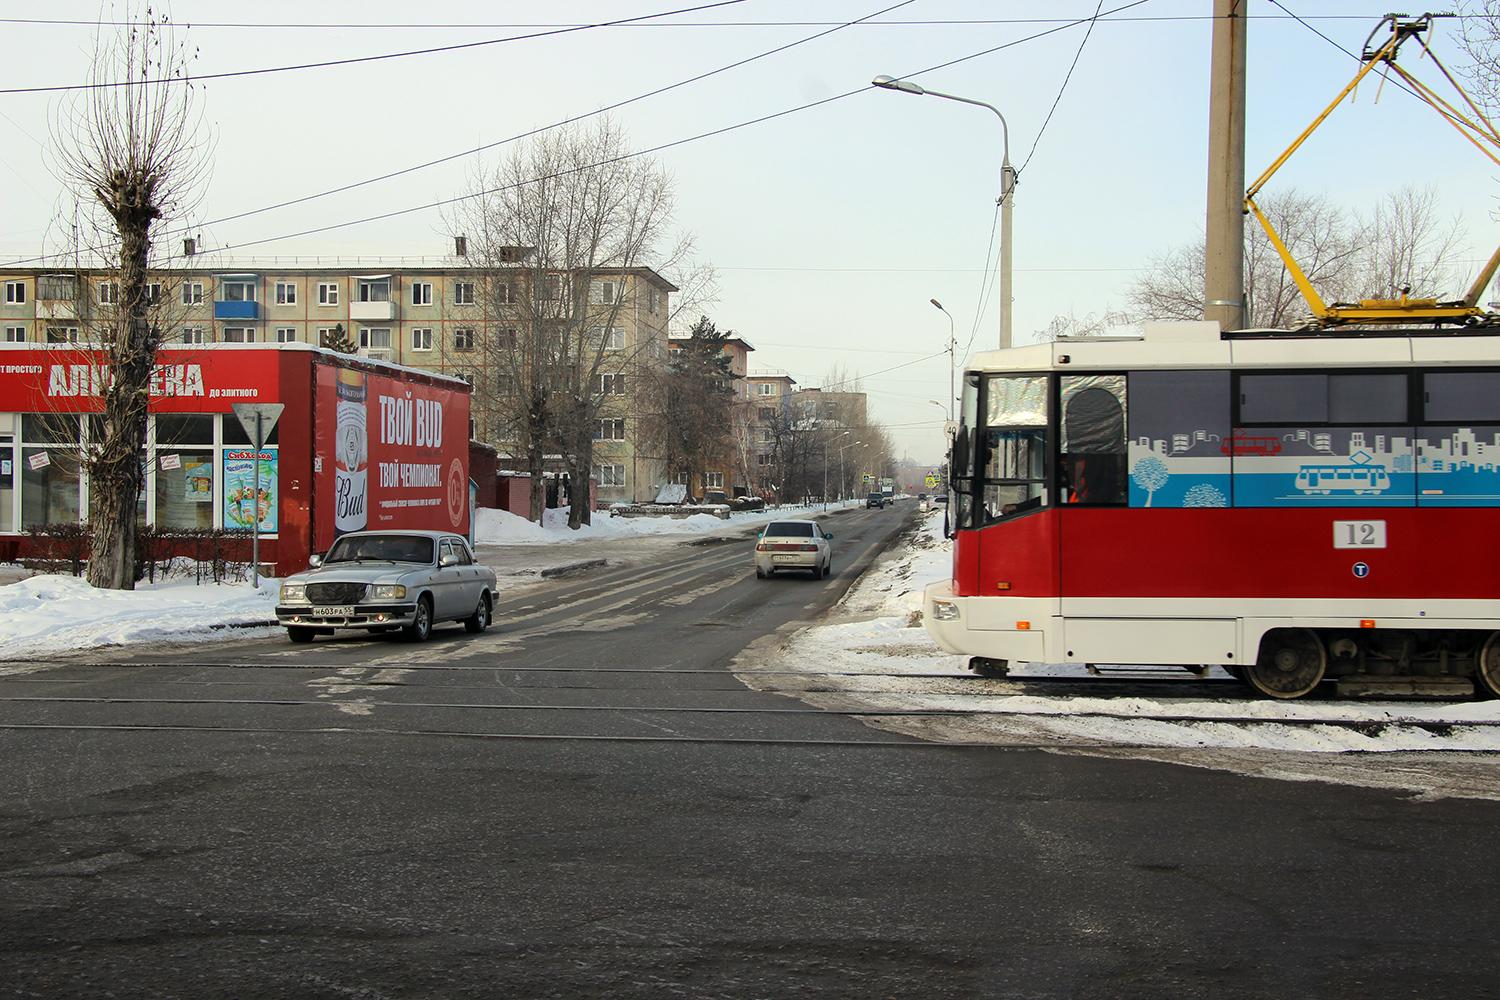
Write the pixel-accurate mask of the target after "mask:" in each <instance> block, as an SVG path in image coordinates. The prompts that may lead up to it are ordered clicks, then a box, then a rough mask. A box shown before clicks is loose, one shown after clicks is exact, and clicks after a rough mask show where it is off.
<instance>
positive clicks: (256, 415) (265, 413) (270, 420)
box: [234, 403, 286, 450]
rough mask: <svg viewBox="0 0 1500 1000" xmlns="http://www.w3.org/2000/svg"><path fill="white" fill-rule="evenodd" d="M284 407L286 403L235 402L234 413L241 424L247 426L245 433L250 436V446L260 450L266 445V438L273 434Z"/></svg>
mask: <svg viewBox="0 0 1500 1000" xmlns="http://www.w3.org/2000/svg"><path fill="white" fill-rule="evenodd" d="M284 409H286V405H285V404H284V403H235V404H234V415H235V416H236V417H238V418H239V421H240V426H241V427H243V428H245V434H246V435H247V436H248V437H249V438H250V447H252V448H255V449H256V450H259V449H261V448H264V447H265V446H266V438H268V437H270V436H271V431H272V430H274V429H275V427H276V421H277V420H279V419H281V411H282V410H284Z"/></svg>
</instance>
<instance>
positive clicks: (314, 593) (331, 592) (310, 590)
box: [307, 583, 365, 604]
mask: <svg viewBox="0 0 1500 1000" xmlns="http://www.w3.org/2000/svg"><path fill="white" fill-rule="evenodd" d="M307 599H308V600H309V601H311V602H312V603H313V604H358V603H359V602H360V601H362V600H364V599H365V585H364V584H362V583H309V584H308V585H307Z"/></svg>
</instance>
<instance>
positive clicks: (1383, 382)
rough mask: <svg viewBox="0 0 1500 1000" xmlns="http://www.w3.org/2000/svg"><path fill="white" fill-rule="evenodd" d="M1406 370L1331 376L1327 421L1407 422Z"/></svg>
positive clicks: (1346, 422) (1349, 422) (1338, 422)
mask: <svg viewBox="0 0 1500 1000" xmlns="http://www.w3.org/2000/svg"><path fill="white" fill-rule="evenodd" d="M1406 406H1407V383H1406V374H1405V373H1404V372H1397V373H1388V374H1378V375H1365V374H1348V375H1329V376H1328V420H1329V422H1330V423H1335V424H1404V423H1406Z"/></svg>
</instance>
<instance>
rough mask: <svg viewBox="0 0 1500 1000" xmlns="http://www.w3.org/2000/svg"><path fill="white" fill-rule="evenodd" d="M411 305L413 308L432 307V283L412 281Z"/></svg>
mask: <svg viewBox="0 0 1500 1000" xmlns="http://www.w3.org/2000/svg"><path fill="white" fill-rule="evenodd" d="M411 304H412V305H414V306H430V305H432V282H430V281H413V282H412V283H411Z"/></svg>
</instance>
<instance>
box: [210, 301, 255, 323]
mask: <svg viewBox="0 0 1500 1000" xmlns="http://www.w3.org/2000/svg"><path fill="white" fill-rule="evenodd" d="M214 319H260V303H259V302H241V301H224V300H222V299H221V300H219V301H216V302H215V303H214Z"/></svg>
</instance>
